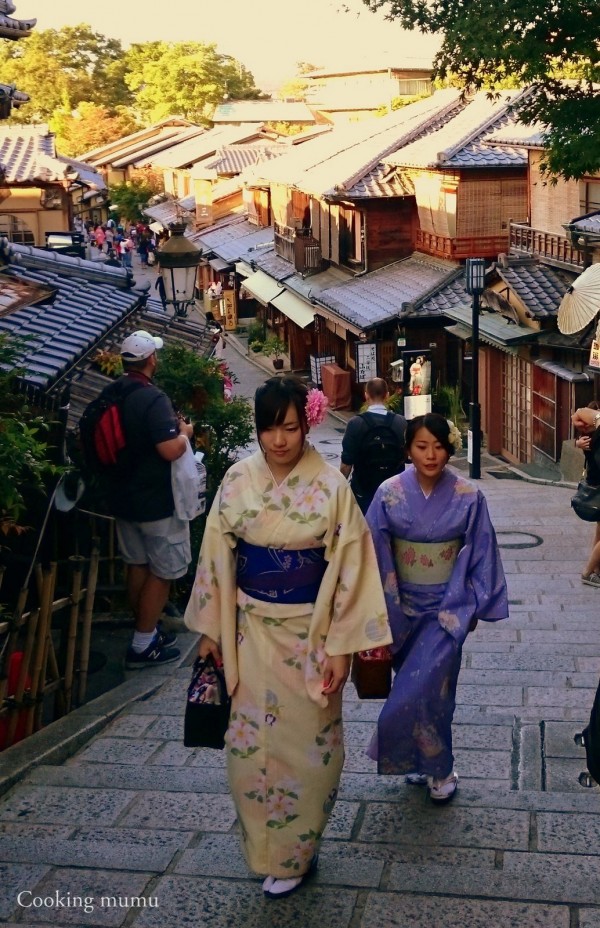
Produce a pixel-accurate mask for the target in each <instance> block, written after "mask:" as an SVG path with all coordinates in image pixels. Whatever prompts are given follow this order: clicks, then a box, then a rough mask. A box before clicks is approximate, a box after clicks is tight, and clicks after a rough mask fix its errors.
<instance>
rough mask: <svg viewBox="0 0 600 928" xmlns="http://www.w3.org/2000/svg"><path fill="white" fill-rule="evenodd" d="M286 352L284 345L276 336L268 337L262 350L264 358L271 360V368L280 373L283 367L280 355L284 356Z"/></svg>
mask: <svg viewBox="0 0 600 928" xmlns="http://www.w3.org/2000/svg"><path fill="white" fill-rule="evenodd" d="M286 350H287V345H286V343H285V342H282V341H281V339H280V338H279V337H278V336H277V335H269V337H268V338H267V340H266V341H265V343H264V345H263V349H262V351H263V354H264V355H265V357H267V358H273V367H274V368H275V370H276V371H280V370H281V369H282V367H283V358H282V357H281V355H282V354H285V352H286Z"/></svg>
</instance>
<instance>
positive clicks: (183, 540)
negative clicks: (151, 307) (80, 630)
mask: <svg viewBox="0 0 600 928" xmlns="http://www.w3.org/2000/svg"><path fill="white" fill-rule="evenodd" d="M162 346H163V341H162V339H161V338H158V337H154V336H152V335H150V333H148V332H145V331H143V330H140V331H137V332H133V334H131V335H128V336H127V338H126V339H125V340H124V341H123V344H122V345H121V359H122V362H123V369H124V371H125V373H124V374H123V376H122V377H121V378H120V379H119V381H117V384H120V385H121V388H122V397H123V398H122V401H121V415H122V421H123V428H124V432H125V439H126V454H127V468H126V470H125V472H124V473H123V471H121V472H120V475H119V478H118V479H115V480H114V481H111V482H110V484H109V487H108V502H109V511H110V513H111V515H113V516H115V518H116V527H117V537H118V541H119V548H120V551H121V554H122V556H123V560H124V562H125V564H126V565H127V592H128V596H129V601H130V604H131V607H132V609H133V613H134V617H135V631H134V635H133V640H132V642H131V646H130V647H129V649H128V651H127V656H126V660H125V666H126V667H127V668H128V669H130V670H131V669H137V668H143V667H146V666H149V665H155V664H166V663H169V662H171V661H175V660H177V659H178V658H179V650H178V649H177V648H174V647H172V645H173V644H174V643H175V641H176V636H175V635H174V634H172V633H167V632H164V631H162V630H161V628H160V625H159V617H160V615H161V613H162V611H163V607H164V606H165V604H166V602H167V600H168V597H169V591H170V587H171V583H172V581H173V580H177V579H179V578H180V577H183V576H184V574H185V573H186V572H187V569H188V565H189V563H190V560H191V550H190V531H189V523H188V522H186V521H183V520H182V519H180V518H178V517H177V515H176V514H175V502H174V499H173V491H172V484H171V463H172V462H173V461H175V460H177V459H178V458H180V457H181V456H182V455H183V454H185V453H186V452H187V450H188V440H189V439H191V438H192V436H193V425H191V424H189V423H186V422H184V421H183V419H181V418H178V417H177V415H176V413H175V410H174V409H173V405H172V403H171V401H170V400H169V398H168V397H167V396H166V394H165V393H163V392H162V390H159V389H158V387H156V386H154V384H153V383H152V378H153V376H154V374H155V372H156V369H157V366H158V363H159V362H158V355H157V351H158V350H160V349H161V348H162Z"/></svg>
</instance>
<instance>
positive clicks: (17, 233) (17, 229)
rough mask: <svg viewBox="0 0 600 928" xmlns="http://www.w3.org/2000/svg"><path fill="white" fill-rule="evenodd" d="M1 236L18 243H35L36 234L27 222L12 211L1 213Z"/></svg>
mask: <svg viewBox="0 0 600 928" xmlns="http://www.w3.org/2000/svg"><path fill="white" fill-rule="evenodd" d="M0 236H4V237H5V238H7V239H9V241H11V242H14V243H15V244H16V245H35V236H34V234H33V232H32V231H31V229H30V228H29V226H28V225H27V223H25V222H23V220H22V219H19V217H18V216H13V215H11V214H10V213H5V214H3V215H0Z"/></svg>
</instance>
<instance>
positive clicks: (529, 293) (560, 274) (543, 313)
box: [494, 259, 576, 319]
mask: <svg viewBox="0 0 600 928" xmlns="http://www.w3.org/2000/svg"><path fill="white" fill-rule="evenodd" d="M494 268H495V270H496V272H497V274H498V275H499V276H500V277H501V279H502V280H503V281H504V282H505V283H506V284H507V285H508V286H509V287H510V288H511V290H512V291H513V292H514V293H515V294H516V295H517V296H518V297H519V299H520V300H521V302H522V303H523V305H524V306H525V307H526V309H527V311H528V312H529V313H531V316H532V317H533V318H534V319H544V318H547V317H549V316H556V314H557V313H558V308H559V306H560V302H561V300H562V298H563V296H564V295H565V293H566V292H567V290H568V288H569V287H570V286H571V284H572V283H573V280H574V279H575V276H576V275H574V274H568V273H567V272H566V271H562V270H559V269H558V268H554V267H549V266H548V265H545V264H540V263H539V262H537V261H536V260H535V259H517V260H515V261H510V263H509V265H508V267H503V266H502V265H501V264H500V263H498V264H495V265H494Z"/></svg>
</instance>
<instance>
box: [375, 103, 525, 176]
mask: <svg viewBox="0 0 600 928" xmlns="http://www.w3.org/2000/svg"><path fill="white" fill-rule="evenodd" d="M521 94H522V92H521V91H519V92H516V91H502V92H501V94H500V97H499V99H497V100H490V99H488V97H487V95H486V94H485V93H483V92H482V93H478V94H476V95H475V97H474V98H473V100H472V101H471V102H470V103H469V104H468V106H466V107H465V108H464V109H462V110H461V111H460V112H458V113H457V114H456V115H454V116H453V117H452V118H450V119H448V120H446V122H445V123H444V125H443V126H441V127H440V128H439V129H438V130H437V132H434V133H429V134H427V136H426V137H424V138H421V139H420V140H418V141H415V142H413V143H412V144H410V145H405V146H403V147H402V148H400V149H399V150H398V151H397V152H396V153H394V154H392V155H390V156H388V157H386V158H385V159H384V160H385V161H386V162H387V163H388V164H393V165H396V166H399V167H418V168H446V167H454V168H476V167H495V168H497V167H521V166H523V165H526V164H527V156H526V154H525V152H524V151H523V150H522V149H519V148H517V147H514V146H511V145H496V144H495V145H489V144H488V143H487V140H488V138H490V137H492V136H493V135H494V134H495V133H496V132H497V131H498V130H499V129H501V128H504V127H505V126H507V125H508V124H509V123H510V122H511V121H513V120H514V116H512V115H510V113H509V109H508V107H509V104H511V103H514V102H515V100H516V99H517V98H518V97H519V96H521Z"/></svg>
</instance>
